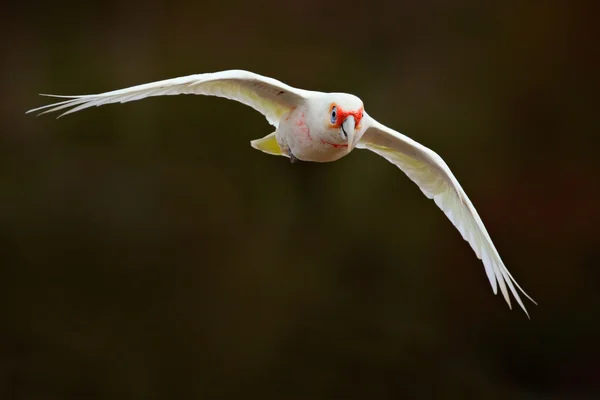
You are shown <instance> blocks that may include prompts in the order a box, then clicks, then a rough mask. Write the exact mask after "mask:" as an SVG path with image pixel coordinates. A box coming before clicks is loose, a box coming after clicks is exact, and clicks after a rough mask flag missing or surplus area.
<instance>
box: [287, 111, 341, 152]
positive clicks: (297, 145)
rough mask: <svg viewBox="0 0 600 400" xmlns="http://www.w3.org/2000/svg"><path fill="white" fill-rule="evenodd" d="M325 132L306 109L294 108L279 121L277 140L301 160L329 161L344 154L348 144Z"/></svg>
mask: <svg viewBox="0 0 600 400" xmlns="http://www.w3.org/2000/svg"><path fill="white" fill-rule="evenodd" d="M315 125H316V126H315ZM327 133H328V132H327V131H326V130H325V129H323V128H320V126H319V124H314V123H312V121H311V120H310V115H309V114H308V113H307V111H306V110H302V109H295V110H292V111H291V112H290V113H289V114H288V115H287V116H284V117H283V118H282V120H281V121H280V123H279V127H278V129H277V137H278V139H277V140H278V141H279V144H280V146H281V147H282V148H289V151H291V152H292V154H293V155H294V156H295V157H296V158H298V159H299V160H302V161H313V162H329V161H335V160H338V159H340V158H341V157H343V156H345V155H346V154H347V152H348V151H347V149H348V145H347V144H344V143H339V142H336V141H334V140H332V138H330V137H328V135H327Z"/></svg>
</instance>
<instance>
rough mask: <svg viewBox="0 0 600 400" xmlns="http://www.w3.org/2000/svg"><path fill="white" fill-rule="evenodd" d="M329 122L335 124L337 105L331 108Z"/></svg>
mask: <svg viewBox="0 0 600 400" xmlns="http://www.w3.org/2000/svg"><path fill="white" fill-rule="evenodd" d="M330 120H331V123H332V124H335V123H336V121H337V107H336V106H333V108H332V109H331V119H330Z"/></svg>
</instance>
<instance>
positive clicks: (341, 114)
mask: <svg viewBox="0 0 600 400" xmlns="http://www.w3.org/2000/svg"><path fill="white" fill-rule="evenodd" d="M333 107H336V113H337V117H336V119H335V124H331V125H332V126H333V127H335V128H339V127H340V126H342V123H343V122H344V121H345V120H346V118H348V117H349V116H350V115H352V116H353V117H354V121H355V122H356V123H355V127H356V128H358V127H359V126H360V121H362V118H363V111H364V109H363V107H361V108H359V109H358V110H356V111H346V110H344V109H343V108H341V107H340V106H338V105H337V104H332V105H331V107H330V109H329V113H331V111H332V110H333Z"/></svg>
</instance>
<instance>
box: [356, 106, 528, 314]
mask: <svg viewBox="0 0 600 400" xmlns="http://www.w3.org/2000/svg"><path fill="white" fill-rule="evenodd" d="M365 117H367V116H366V115H365ZM365 119H366V118H365ZM368 120H369V124H368V125H366V126H368V128H367V129H366V131H365V133H364V135H363V136H362V138H361V140H360V141H359V143H358V144H357V146H356V147H357V148H364V149H368V150H371V151H373V152H375V153H377V154H379V155H380V156H382V157H384V158H386V159H387V160H388V161H390V162H391V163H393V164H395V165H396V166H398V167H399V168H400V169H401V170H402V171H403V172H404V173H406V175H408V177H409V178H410V179H411V180H412V181H413V182H415V183H416V184H417V185H418V186H419V188H420V189H421V191H422V192H423V193H424V194H425V196H427V197H428V198H430V199H433V200H434V201H435V204H437V206H438V207H439V208H440V209H441V210H442V211H443V212H444V213H445V214H446V216H447V217H448V219H450V221H451V222H452V223H453V224H454V226H455V227H456V228H457V229H458V230H459V232H460V233H461V234H462V237H463V238H464V239H465V240H466V241H467V242H469V244H470V245H471V247H472V248H473V250H474V251H475V254H476V255H477V257H478V258H479V259H480V260H482V261H483V265H484V267H485V272H486V274H487V277H488V279H489V281H490V284H491V285H492V289H493V291H494V294H496V293H497V292H498V285H499V286H500V290H501V291H502V294H503V296H504V299H505V300H506V302H507V303H508V306H509V307H511V304H510V297H509V295H508V290H507V286H508V288H509V289H510V291H511V293H512V294H513V296H514V298H515V299H516V300H517V303H519V305H520V306H521V308H522V309H523V311H525V313H526V314H527V316H528V317H529V313H528V312H527V309H526V308H525V305H524V304H523V302H522V301H521V298H520V297H519V292H518V291H517V290H516V289H515V286H516V287H517V288H518V289H519V290H520V291H521V293H523V294H524V295H525V296H526V297H527V298H528V299H529V300H531V301H532V302H533V303H535V301H534V300H533V299H532V298H531V297H529V295H527V293H525V291H524V290H523V289H521V287H520V286H519V285H518V284H517V282H516V281H515V279H514V278H513V277H512V276H511V274H510V272H508V269H506V267H505V266H504V263H503V262H502V259H501V258H500V255H499V254H498V251H497V250H496V247H495V246H494V244H493V243H492V239H491V238H490V236H489V234H488V232H487V230H486V229H485V226H484V225H483V222H482V221H481V218H480V217H479V215H478V214H477V211H476V210H475V207H474V206H473V204H472V203H471V200H469V198H468V197H467V194H466V193H465V191H464V190H463V189H462V187H461V186H460V184H459V183H458V181H457V180H456V178H455V177H454V175H453V174H452V172H451V171H450V168H448V165H446V163H445V162H444V160H442V158H441V157H440V156H439V155H437V154H436V153H435V152H434V151H432V150H430V149H428V148H427V147H425V146H423V145H421V144H419V143H417V142H415V141H414V140H412V139H410V138H409V137H407V136H404V135H402V134H401V133H399V132H396V131H394V130H392V129H390V128H388V127H386V126H384V125H382V124H380V123H379V122H377V121H375V120H374V119H372V118H370V117H369V119H368ZM511 308H512V307H511Z"/></svg>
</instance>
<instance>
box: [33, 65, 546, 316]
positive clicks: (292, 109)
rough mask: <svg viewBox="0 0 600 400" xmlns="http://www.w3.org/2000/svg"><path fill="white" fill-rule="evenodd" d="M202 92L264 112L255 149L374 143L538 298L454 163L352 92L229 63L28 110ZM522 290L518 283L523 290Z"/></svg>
mask: <svg viewBox="0 0 600 400" xmlns="http://www.w3.org/2000/svg"><path fill="white" fill-rule="evenodd" d="M176 94H202V95H208V96H218V97H225V98H228V99H231V100H236V101H239V102H241V103H243V104H246V105H248V106H250V107H252V108H254V109H255V110H257V111H259V112H260V113H262V114H263V115H264V116H265V117H266V118H267V121H269V123H270V124H271V125H273V126H274V127H275V132H273V133H271V134H269V135H267V136H265V137H264V138H262V139H258V140H254V141H252V142H251V144H252V146H253V147H254V148H256V149H259V150H262V151H264V152H266V153H269V154H274V155H282V156H285V157H289V158H290V160H291V161H292V162H294V161H296V160H302V161H314V162H328V161H335V160H337V159H339V158H341V157H343V156H345V155H346V154H348V153H349V152H350V151H352V149H354V148H359V149H368V150H371V151H373V152H375V153H377V154H379V155H380V156H382V157H384V158H386V159H387V160H388V161H390V162H391V163H393V164H395V165H396V166H398V168H400V169H401V170H402V171H403V172H404V173H405V174H406V175H408V177H409V178H410V179H411V180H412V181H413V182H415V183H416V184H417V185H418V186H419V188H420V189H421V191H422V192H423V193H424V194H425V196H427V197H428V198H430V199H433V200H434V201H435V204H437V206H438V207H439V208H440V209H441V210H442V211H443V212H444V213H445V214H446V216H447V217H448V219H450V221H451V222H452V223H453V224H454V226H455V227H456V228H457V229H458V230H459V232H460V233H461V234H462V236H463V238H464V239H465V240H466V241H467V242H469V244H470V245H471V247H472V248H473V251H475V254H476V255H477V257H478V258H479V259H481V260H482V261H483V265H484V267H485V272H486V274H487V277H488V279H489V281H490V284H491V285H492V289H493V291H494V293H497V292H498V286H500V291H501V292H502V295H503V296H504V299H505V300H506V302H507V303H508V305H509V307H510V306H511V303H510V296H509V293H508V292H509V291H510V292H511V293H512V295H513V296H514V298H515V300H516V301H517V303H518V304H519V305H520V306H521V308H522V309H523V311H525V313H526V314H527V315H528V316H529V314H528V313H527V309H526V308H525V305H524V304H523V302H522V300H521V298H520V296H519V292H521V293H522V294H523V295H525V296H526V297H527V298H528V299H529V300H531V301H532V302H534V303H535V301H534V300H533V299H532V298H531V297H529V296H528V295H527V293H525V291H524V290H523V289H521V287H520V286H519V285H518V284H517V282H516V281H515V279H514V278H513V277H512V275H511V274H510V272H508V269H506V267H505V266H504V263H503V262H502V259H501V258H500V255H499V254H498V251H497V250H496V247H495V246H494V244H493V243H492V240H491V239H490V236H489V234H488V232H487V230H486V229H485V226H484V225H483V222H482V221H481V218H480V217H479V214H477V211H476V210H475V207H474V206H473V204H472V203H471V201H470V200H469V198H468V197H467V194H466V193H465V191H464V190H463V189H462V187H461V186H460V184H459V183H458V181H457V180H456V178H455V177H454V175H453V174H452V172H451V171H450V168H448V165H446V163H445V162H444V160H442V158H441V157H440V156H439V155H437V154H436V153H435V152H434V151H432V150H430V149H428V148H427V147H425V146H423V145H421V144H419V143H417V142H415V141H414V140H412V139H410V138H409V137H407V136H405V135H403V134H401V133H399V132H396V131H394V130H393V129H390V128H388V127H386V126H384V125H382V124H381V123H379V122H377V121H376V120H374V119H373V118H371V117H370V116H369V115H368V114H367V113H366V112H365V111H364V106H363V103H362V101H361V100H360V99H359V98H358V97H356V96H354V95H351V94H346V93H323V92H317V91H310V90H303V89H297V88H294V87H291V86H289V85H286V84H284V83H282V82H280V81H278V80H276V79H273V78H268V77H265V76H261V75H258V74H255V73H252V72H248V71H241V70H230V71H221V72H215V73H206V74H197V75H189V76H184V77H180V78H174V79H167V80H163V81H158V82H152V83H147V84H144V85H138V86H132V87H129V88H125V89H120V90H114V91H111V92H106V93H100V94H92V95H80V96H56V95H44V96H50V97H58V98H63V99H65V100H63V101H60V102H58V103H54V104H49V105H46V106H43V107H39V108H35V109H33V110H29V111H27V112H28V113H30V112H35V111H42V110H43V111H42V112H41V113H40V114H45V113H49V112H53V111H59V110H65V112H64V113H63V114H61V115H60V116H62V115H65V114H69V113H72V112H76V111H80V110H83V109H86V108H89V107H94V106H101V105H104V104H110V103H125V102H128V101H134V100H140V99H143V98H145V97H151V96H164V95H176ZM517 289H518V290H517Z"/></svg>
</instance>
